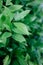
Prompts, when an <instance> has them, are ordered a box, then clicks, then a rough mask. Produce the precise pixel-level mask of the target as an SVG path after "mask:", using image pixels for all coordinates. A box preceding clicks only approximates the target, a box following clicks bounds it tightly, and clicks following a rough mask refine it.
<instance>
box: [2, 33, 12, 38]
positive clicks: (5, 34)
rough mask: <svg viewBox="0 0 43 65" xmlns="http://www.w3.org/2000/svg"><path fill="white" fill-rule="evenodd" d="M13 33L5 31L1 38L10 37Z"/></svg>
mask: <svg viewBox="0 0 43 65" xmlns="http://www.w3.org/2000/svg"><path fill="white" fill-rule="evenodd" d="M11 35H12V34H11V33H10V32H5V33H3V35H2V36H1V39H4V38H5V39H6V38H8V37H10V36H11Z"/></svg>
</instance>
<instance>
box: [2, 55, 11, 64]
mask: <svg viewBox="0 0 43 65" xmlns="http://www.w3.org/2000/svg"><path fill="white" fill-rule="evenodd" d="M10 61H11V59H10V58H9V56H8V55H7V56H6V57H5V59H4V60H3V65H9V64H10Z"/></svg>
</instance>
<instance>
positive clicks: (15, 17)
mask: <svg viewBox="0 0 43 65" xmlns="http://www.w3.org/2000/svg"><path fill="white" fill-rule="evenodd" d="M29 12H30V10H25V11H23V12H21V13H17V14H15V16H14V19H15V21H19V20H21V19H23V18H24V17H26V16H27V14H28V13H29Z"/></svg>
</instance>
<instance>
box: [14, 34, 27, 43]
mask: <svg viewBox="0 0 43 65" xmlns="http://www.w3.org/2000/svg"><path fill="white" fill-rule="evenodd" d="M13 39H15V40H16V41H18V42H20V43H22V42H26V40H25V38H24V37H23V36H22V35H20V34H14V35H13Z"/></svg>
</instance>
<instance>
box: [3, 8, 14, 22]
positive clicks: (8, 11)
mask: <svg viewBox="0 0 43 65" xmlns="http://www.w3.org/2000/svg"><path fill="white" fill-rule="evenodd" d="M4 8H5V9H4V11H3V15H5V16H8V17H9V18H10V21H12V19H13V17H14V13H12V12H11V11H10V9H9V8H7V7H4Z"/></svg>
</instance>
